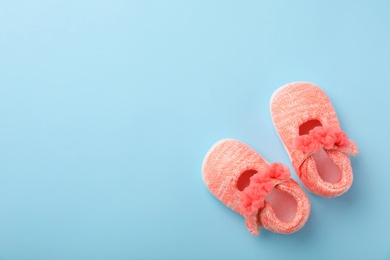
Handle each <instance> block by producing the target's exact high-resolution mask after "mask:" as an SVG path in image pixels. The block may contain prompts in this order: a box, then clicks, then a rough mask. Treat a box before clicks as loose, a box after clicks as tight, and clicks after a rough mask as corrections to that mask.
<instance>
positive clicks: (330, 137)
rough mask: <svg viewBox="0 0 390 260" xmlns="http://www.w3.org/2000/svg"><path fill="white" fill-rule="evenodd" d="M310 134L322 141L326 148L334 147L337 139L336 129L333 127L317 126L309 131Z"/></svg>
mask: <svg viewBox="0 0 390 260" xmlns="http://www.w3.org/2000/svg"><path fill="white" fill-rule="evenodd" d="M309 135H310V136H312V137H313V138H314V139H315V140H317V141H318V142H320V143H321V144H322V146H323V147H324V148H325V149H330V148H332V147H333V146H334V144H335V142H336V140H337V137H336V134H335V131H334V129H333V128H331V127H322V126H317V127H315V128H313V129H312V130H311V131H310V132H309Z"/></svg>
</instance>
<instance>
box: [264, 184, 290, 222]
mask: <svg viewBox="0 0 390 260" xmlns="http://www.w3.org/2000/svg"><path fill="white" fill-rule="evenodd" d="M265 201H267V202H268V203H270V204H271V206H272V209H273V210H274V212H275V215H276V217H277V218H278V219H279V220H280V221H282V222H290V221H292V220H293V219H294V217H295V215H296V214H297V208H298V205H297V202H296V200H295V199H294V197H293V196H292V195H291V194H289V193H287V192H286V191H282V190H279V189H278V188H276V187H275V188H273V189H272V191H271V192H270V193H269V194H268V195H267V196H266V197H265Z"/></svg>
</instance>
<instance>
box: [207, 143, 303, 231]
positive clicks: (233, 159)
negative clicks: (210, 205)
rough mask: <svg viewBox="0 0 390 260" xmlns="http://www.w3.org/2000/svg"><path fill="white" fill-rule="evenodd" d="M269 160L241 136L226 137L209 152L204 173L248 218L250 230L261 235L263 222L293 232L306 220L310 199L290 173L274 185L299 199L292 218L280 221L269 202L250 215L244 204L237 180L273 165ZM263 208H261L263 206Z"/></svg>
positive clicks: (222, 198)
mask: <svg viewBox="0 0 390 260" xmlns="http://www.w3.org/2000/svg"><path fill="white" fill-rule="evenodd" d="M269 167H270V164H269V163H268V162H266V161H265V160H264V159H263V158H262V157H261V156H260V155H259V154H258V153H257V152H256V151H254V150H253V149H251V148H250V147H249V146H247V145H245V144H244V143H241V142H239V141H237V140H232V139H225V140H222V141H220V142H218V143H216V144H215V145H214V146H213V147H212V148H211V149H210V151H209V152H208V154H207V155H206V156H205V159H204V162H203V166H202V177H203V180H204V182H205V184H206V186H207V188H208V189H209V190H210V191H211V193H212V194H213V195H214V196H215V197H217V198H218V199H219V200H220V201H221V202H222V203H224V204H225V205H226V206H228V207H229V208H231V209H233V210H234V211H236V212H237V213H239V214H241V215H243V216H244V217H245V219H246V225H247V228H248V229H249V231H250V232H251V233H252V234H254V235H257V234H258V233H259V226H260V225H262V226H263V227H265V228H267V229H269V230H271V231H274V232H279V233H292V232H295V231H297V230H299V229H300V228H302V227H303V225H304V224H305V223H306V221H307V219H308V217H309V215H310V202H309V199H308V197H307V195H306V194H305V193H304V191H303V190H302V189H301V188H300V187H299V185H298V184H297V183H296V182H295V181H294V180H292V179H291V178H290V177H289V175H288V176H287V178H288V179H287V180H285V181H283V183H280V184H279V183H275V186H274V188H277V189H280V190H282V191H284V192H287V193H289V194H290V195H291V196H292V197H293V198H294V199H295V200H296V202H297V213H296V216H295V217H294V218H293V220H292V221H290V222H288V223H285V222H282V221H280V220H279V219H278V218H277V217H276V216H275V213H274V212H273V210H272V207H271V206H270V204H268V203H267V202H265V203H264V205H265V206H264V208H263V209H262V210H261V212H259V214H260V216H259V214H258V213H256V214H253V215H248V214H247V212H246V211H245V210H244V208H243V207H242V205H240V195H241V193H242V191H240V190H239V189H238V187H237V182H238V179H239V177H240V176H241V174H242V173H244V172H246V171H248V170H254V171H257V172H259V173H262V172H265V171H266V170H267V169H269ZM259 210H260V209H259Z"/></svg>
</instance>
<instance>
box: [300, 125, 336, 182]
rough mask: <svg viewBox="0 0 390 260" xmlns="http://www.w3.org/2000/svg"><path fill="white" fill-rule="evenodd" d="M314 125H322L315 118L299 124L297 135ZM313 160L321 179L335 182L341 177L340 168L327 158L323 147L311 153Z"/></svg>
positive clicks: (306, 131) (302, 133)
mask: <svg viewBox="0 0 390 260" xmlns="http://www.w3.org/2000/svg"><path fill="white" fill-rule="evenodd" d="M316 126H322V124H321V122H320V121H319V120H317V119H313V120H309V121H307V122H305V123H303V124H301V125H300V126H299V135H306V134H308V133H309V132H310V130H312V129H313V128H314V127H316ZM312 156H313V158H314V160H315V162H316V167H317V171H318V174H319V175H320V177H321V179H322V180H324V181H326V182H329V183H337V182H339V181H340V179H341V171H340V168H339V167H338V166H337V165H336V164H335V163H334V162H333V161H332V160H331V159H330V158H329V156H328V154H327V153H326V151H325V150H324V149H320V150H319V151H318V152H317V153H315V154H313V155H312Z"/></svg>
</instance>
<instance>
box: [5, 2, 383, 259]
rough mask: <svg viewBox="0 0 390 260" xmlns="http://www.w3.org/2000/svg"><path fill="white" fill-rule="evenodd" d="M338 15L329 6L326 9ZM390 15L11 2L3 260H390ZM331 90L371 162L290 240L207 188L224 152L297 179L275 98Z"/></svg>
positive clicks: (337, 8) (303, 8) (315, 7)
mask: <svg viewBox="0 0 390 260" xmlns="http://www.w3.org/2000/svg"><path fill="white" fill-rule="evenodd" d="M325 2H326V3H325ZM389 13H390V5H389V4H388V2H387V1H382V2H378V1H364V2H362V1H360V2H358V1H262V2H260V1H125V0H123V1H76V0H74V1H51V0H50V1H49V0H47V1H44V0H37V1H5V0H4V1H1V2H0V259H2V260H3V259H4V260H5V259H7V260H8V259H267V258H268V259H390V246H389V241H390V225H389V224H388V223H389V220H390V209H389V204H390V203H389V200H390V195H389V187H388V185H389V182H390V174H389V170H388V168H389V166H388V162H389V150H388V148H389V145H390V141H389V139H388V138H387V136H388V132H389V127H390V124H389V122H390V121H389V111H390V101H389V98H390V95H389V93H390V92H389V80H390V72H389V71H390V64H389V60H390V51H389V49H390V47H389V46H390V15H389ZM293 81H310V82H314V83H316V84H317V85H319V86H321V87H322V88H323V89H324V90H325V92H326V93H327V94H328V96H329V97H330V98H331V100H332V102H333V104H334V106H335V108H336V111H337V112H338V115H339V119H340V121H341V125H342V128H343V129H344V130H345V131H346V132H347V133H348V135H349V136H350V137H351V138H352V139H354V140H355V141H356V142H357V143H358V145H359V148H360V155H359V156H358V157H356V158H353V159H352V164H353V168H354V175H355V181H354V184H353V186H352V188H351V189H350V191H349V192H348V193H347V194H345V195H343V196H341V197H339V198H336V199H325V198H322V197H318V196H314V195H312V194H309V197H310V199H311V202H312V214H311V217H310V219H309V221H308V223H307V224H306V226H305V227H304V228H303V229H302V230H301V231H299V232H297V233H295V234H292V235H288V236H286V235H279V234H274V233H271V232H268V231H266V230H262V231H261V234H260V236H258V237H254V236H252V235H251V234H250V233H249V232H248V231H247V230H246V228H245V224H244V220H243V218H242V217H241V216H240V215H238V214H236V213H234V212H233V211H231V210H229V209H228V208H226V207H225V206H224V205H223V204H221V203H220V202H219V201H218V200H216V199H215V198H214V197H213V196H212V195H211V194H210V192H209V191H208V190H207V189H206V188H205V186H204V184H203V182H202V179H201V164H202V160H203V156H204V155H205V153H206V152H207V150H208V149H209V148H210V147H211V145H212V144H213V143H214V142H216V141H218V140H219V139H222V138H226V137H230V138H235V139H239V140H241V141H243V142H245V143H247V144H248V145H250V146H252V147H253V148H254V149H256V150H257V151H258V152H259V153H260V154H262V155H263V156H264V157H265V158H266V159H267V160H269V161H281V162H283V163H286V164H287V165H288V166H289V167H290V168H291V164H290V162H289V160H288V157H287V154H286V152H285V151H284V148H283V145H282V143H281V142H280V140H279V139H278V137H277V135H276V132H275V131H274V129H273V126H272V121H271V118H270V115H269V99H270V97H271V94H272V92H273V91H274V90H275V89H276V88H278V87H279V86H281V85H283V84H285V83H288V82H293Z"/></svg>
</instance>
